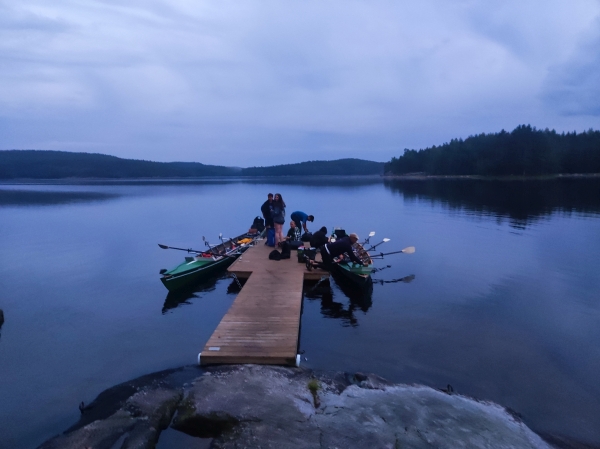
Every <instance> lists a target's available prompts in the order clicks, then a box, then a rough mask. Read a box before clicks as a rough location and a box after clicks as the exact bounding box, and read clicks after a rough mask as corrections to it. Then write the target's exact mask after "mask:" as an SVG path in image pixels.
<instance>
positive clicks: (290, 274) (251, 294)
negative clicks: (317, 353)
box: [200, 242, 328, 365]
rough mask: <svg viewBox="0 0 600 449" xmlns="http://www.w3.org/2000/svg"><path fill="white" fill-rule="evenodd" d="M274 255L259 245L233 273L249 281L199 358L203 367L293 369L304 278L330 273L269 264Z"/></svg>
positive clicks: (287, 262)
mask: <svg viewBox="0 0 600 449" xmlns="http://www.w3.org/2000/svg"><path fill="white" fill-rule="evenodd" d="M272 250H273V248H270V247H268V246H265V245H263V244H262V242H259V244H258V245H256V246H254V247H252V248H250V249H248V250H247V251H246V252H245V253H244V254H243V255H242V256H241V257H239V258H238V259H237V260H236V261H235V262H234V263H233V264H232V265H231V266H230V267H229V268H228V271H229V272H230V273H233V274H235V275H236V276H238V277H239V278H242V279H247V281H246V283H245V285H244V287H243V288H242V290H241V292H240V293H239V294H238V296H237V297H236V299H235V301H234V302H233V304H232V305H231V307H230V308H229V310H228V311H227V314H226V315H225V316H224V317H223V319H222V320H221V322H220V323H219V325H218V326H217V329H216V330H215V331H214V332H213V334H212V336H211V337H210V338H209V340H208V342H207V343H206V345H205V346H204V348H203V350H202V352H201V354H200V363H201V364H203V365H205V364H217V363H219V364H223V363H258V364H274V365H295V363H296V352H297V349H298V338H299V331H300V315H301V313H302V284H303V282H304V279H317V280H318V279H321V278H322V277H323V276H324V275H328V274H327V273H325V272H323V271H320V270H313V271H308V270H306V266H305V265H304V264H301V263H298V261H297V257H296V254H295V252H292V257H291V258H290V259H284V260H280V261H273V260H269V257H268V256H269V253H270V252H271V251H272Z"/></svg>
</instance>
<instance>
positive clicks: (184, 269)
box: [160, 234, 257, 291]
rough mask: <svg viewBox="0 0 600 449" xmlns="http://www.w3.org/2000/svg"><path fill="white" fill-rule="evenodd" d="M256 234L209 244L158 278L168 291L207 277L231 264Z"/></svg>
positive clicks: (251, 242) (248, 245)
mask: <svg viewBox="0 0 600 449" xmlns="http://www.w3.org/2000/svg"><path fill="white" fill-rule="evenodd" d="M256 237H257V236H249V235H248V234H242V235H239V236H237V237H234V238H232V239H229V240H224V241H223V242H222V243H220V244H219V245H215V246H210V245H208V244H207V246H208V249H207V250H206V251H203V252H199V251H198V252H196V251H192V250H189V251H190V252H195V253H196V255H195V256H187V257H186V258H185V261H184V262H183V263H181V264H179V265H177V266H176V267H175V268H173V269H172V270H168V271H163V272H162V277H161V278H160V280H161V281H162V283H163V284H164V286H165V287H167V290H169V291H177V290H180V289H182V288H184V287H186V286H189V285H192V284H194V283H196V282H199V281H201V280H202V279H207V278H208V277H209V276H211V275H214V274H215V273H217V272H218V271H221V270H223V269H225V268H227V267H228V266H229V265H231V264H232V263H233V262H234V261H235V259H236V258H237V257H239V255H240V254H242V253H243V252H244V251H246V250H247V249H248V248H249V247H250V245H252V244H253V243H254V241H255V239H256Z"/></svg>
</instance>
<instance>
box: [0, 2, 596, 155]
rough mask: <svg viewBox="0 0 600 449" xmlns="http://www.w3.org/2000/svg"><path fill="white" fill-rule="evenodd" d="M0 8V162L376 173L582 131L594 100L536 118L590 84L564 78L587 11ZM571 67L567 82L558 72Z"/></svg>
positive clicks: (592, 14) (118, 5)
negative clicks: (455, 144) (415, 153)
mask: <svg viewBox="0 0 600 449" xmlns="http://www.w3.org/2000/svg"><path fill="white" fill-rule="evenodd" d="M8 5H9V3H8V2H5V3H0V17H1V18H0V68H1V69H2V70H0V132H2V136H3V144H2V147H3V148H41V149H43V148H47V149H68V150H72V151H75V150H78V151H96V152H105V153H109V154H116V155H119V156H123V157H136V158H144V159H155V160H197V161H201V162H206V163H217V161H222V160H224V159H225V160H233V159H236V160H237V161H236V165H243V164H242V163H240V162H239V159H240V157H242V158H243V157H244V156H245V155H246V154H248V155H252V157H253V161H252V162H251V164H250V165H256V164H263V163H264V164H267V163H284V162H296V161H300V160H305V159H308V158H311V159H314V158H317V157H318V158H321V159H334V158H339V157H348V156H355V157H367V156H368V157H370V158H372V159H376V160H388V159H389V158H390V157H391V156H393V155H397V154H399V153H400V152H401V151H402V149H403V148H405V147H409V148H420V147H424V146H428V145H433V144H440V143H443V142H444V141H446V140H449V139H451V138H454V137H466V136H468V135H469V134H473V133H479V132H492V131H498V130H499V129H501V128H506V129H511V128H513V127H514V126H516V125H518V124H520V123H531V124H533V125H536V126H538V127H546V126H549V127H558V128H559V129H560V127H561V126H567V125H568V126H569V129H572V128H573V126H576V127H578V128H580V129H587V128H588V127H589V126H590V123H591V119H590V117H589V116H587V115H585V114H589V110H590V106H586V105H587V104H588V103H589V100H587V97H585V95H584V94H585V93H586V92H587V93H589V92H590V89H592V87H593V86H590V87H588V88H587V90H585V89H583V88H581V89H580V88H579V87H577V92H578V94H577V95H571V97H569V98H570V100H569V102H570V103H572V104H573V106H571V107H569V108H568V110H569V111H570V112H569V114H571V115H569V116H568V117H567V116H565V112H564V110H563V109H564V108H563V109H561V108H559V107H558V106H557V107H556V108H554V112H551V111H550V112H549V110H548V108H547V105H546V103H545V102H547V101H551V98H556V100H555V103H554V104H558V103H559V102H561V101H562V100H561V99H560V98H559V97H560V96H561V95H563V97H561V98H564V95H565V94H564V92H565V91H568V92H571V90H569V89H571V87H568V86H579V84H578V83H579V82H581V81H582V80H583V81H585V83H588V84H590V85H591V84H593V82H592V81H593V79H592V78H585V79H583V78H577V77H576V76H575V75H574V74H575V73H578V74H579V76H580V77H582V76H584V74H585V72H584V70H583V68H584V67H588V68H589V63H585V61H586V58H590V57H591V56H590V55H591V54H595V53H597V52H595V51H593V47H591V44H590V46H588V47H586V46H582V45H581V44H580V43H581V39H582V38H583V37H582V36H584V35H586V33H588V34H589V32H590V31H589V30H590V28H591V27H593V26H594V25H593V24H594V23H595V22H594V20H597V18H598V16H599V14H600V5H599V3H598V2H597V1H596V0H578V1H576V2H571V3H569V4H568V5H566V4H564V2H561V1H558V0H548V1H546V2H542V1H541V0H540V1H533V2H526V4H523V2H517V1H507V2H502V3H500V4H490V3H489V2H485V1H478V0H460V1H454V2H444V1H439V0H421V1H416V0H415V1H408V2H396V1H391V0H375V1H372V2H365V1H357V0H354V1H352V0H350V1H344V2H342V1H330V2H321V1H316V0H314V1H304V2H292V1H287V2H286V1H274V0H272V1H258V0H247V1H244V2H233V1H228V0H223V1H219V2H217V1H215V0H204V1H198V2H188V1H184V0H170V1H169V2H167V1H164V0H149V1H146V2H141V1H122V2H117V1H112V0H105V1H100V0H87V1H80V0H55V1H53V2H52V3H48V2H45V1H42V0H22V1H21V2H18V3H14V2H12V3H11V4H10V6H8ZM590 42H591V41H590ZM575 49H578V50H575ZM570 55H571V56H570ZM572 55H578V56H577V58H576V59H577V61H579V66H580V67H581V70H576V71H572V70H568V71H565V70H564V69H560V67H562V65H564V64H565V62H569V61H570V60H569V58H570V57H575V56H572ZM584 63H585V64H588V65H585V64H584ZM571 65H572V64H571ZM592 65H593V64H592ZM549 70H550V73H556V75H552V76H550V75H547V74H548V73H549ZM595 73H597V72H595ZM547 76H548V77H547ZM586 80H587V81H586ZM585 83H584V84H585ZM544 86H546V87H544ZM548 86H550V87H548ZM561 86H563V87H561ZM564 86H567V87H564ZM561 89H562V90H561ZM565 89H566V90H565ZM541 92H542V93H541ZM561 92H563V93H561ZM559 94H560V95H559ZM584 97H585V98H584ZM549 99H550V100H549ZM578 108H579V109H578ZM586 111H587V112H586ZM584 112H585V114H584V115H578V114H583V113H584ZM219 163H221V162H219Z"/></svg>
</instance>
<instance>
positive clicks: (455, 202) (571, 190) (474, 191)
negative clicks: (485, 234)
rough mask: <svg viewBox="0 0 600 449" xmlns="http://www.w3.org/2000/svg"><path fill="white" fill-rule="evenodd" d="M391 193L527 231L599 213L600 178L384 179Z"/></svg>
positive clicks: (408, 199) (409, 199) (407, 199)
mask: <svg viewBox="0 0 600 449" xmlns="http://www.w3.org/2000/svg"><path fill="white" fill-rule="evenodd" d="M384 185H385V187H386V188H388V189H390V190H391V191H392V192H395V193H400V194H402V195H403V197H404V199H405V200H406V201H429V202H431V203H432V204H436V203H438V202H439V203H441V204H442V205H444V206H446V207H447V208H449V209H465V210H468V211H471V212H475V213H476V214H480V215H493V216H496V217H497V218H499V219H508V220H509V223H510V226H512V227H514V228H517V229H524V228H525V227H527V226H528V225H530V224H532V223H533V222H535V221H538V220H540V219H541V218H544V217H547V216H549V215H551V214H553V213H556V212H559V213H563V214H571V213H575V212H576V213H583V214H598V213H600V201H598V198H600V178H597V177H596V178H582V179H579V178H560V179H548V180H511V181H499V180H482V179H427V180H406V179H402V180H396V179H394V180H387V179H386V180H385V181H384Z"/></svg>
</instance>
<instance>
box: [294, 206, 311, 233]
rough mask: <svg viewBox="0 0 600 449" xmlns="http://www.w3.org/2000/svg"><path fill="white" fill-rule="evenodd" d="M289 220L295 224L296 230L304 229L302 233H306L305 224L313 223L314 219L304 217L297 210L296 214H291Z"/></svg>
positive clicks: (304, 215)
mask: <svg viewBox="0 0 600 449" xmlns="http://www.w3.org/2000/svg"><path fill="white" fill-rule="evenodd" d="M290 218H291V219H292V220H294V223H296V226H297V227H298V228H302V229H304V232H308V228H307V227H306V222H307V221H310V222H313V221H315V217H314V216H312V215H306V214H305V213H304V212H302V211H300V210H297V211H296V212H292V215H290Z"/></svg>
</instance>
